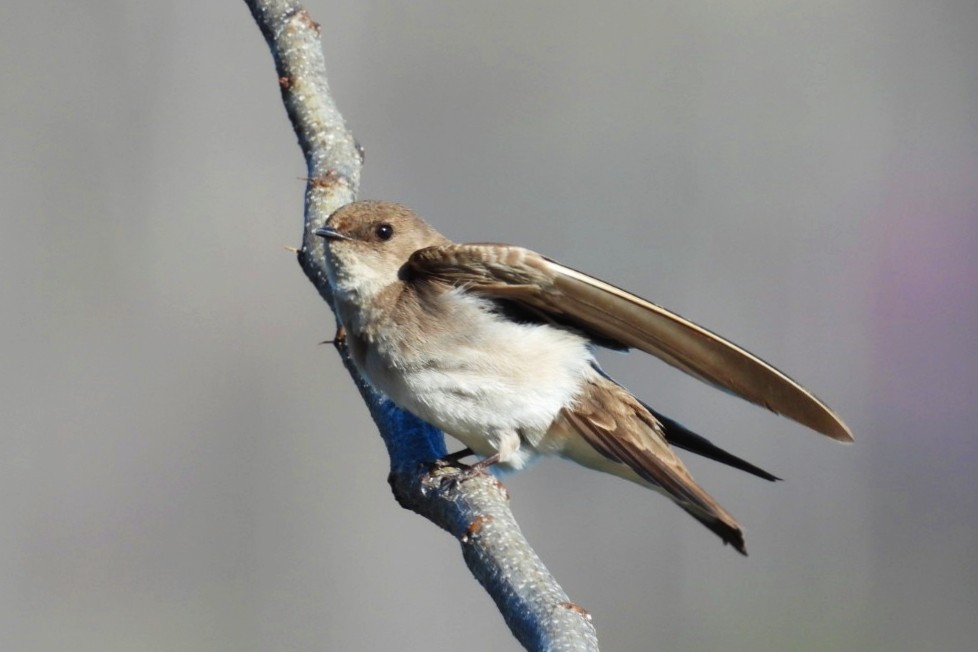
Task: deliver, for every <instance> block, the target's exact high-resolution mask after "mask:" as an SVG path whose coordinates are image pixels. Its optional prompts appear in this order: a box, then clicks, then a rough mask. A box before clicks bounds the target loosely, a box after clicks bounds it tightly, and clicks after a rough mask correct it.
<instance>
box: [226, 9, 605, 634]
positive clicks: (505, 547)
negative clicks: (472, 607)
mask: <svg viewBox="0 0 978 652" xmlns="http://www.w3.org/2000/svg"><path fill="white" fill-rule="evenodd" d="M245 1H246V3H247V5H248V7H249V9H250V10H251V14H252V16H253V17H254V18H255V22H257V23H258V27H259V28H260V29H261V32H262V34H263V35H264V37H265V40H266V41H267V43H268V46H269V48H270V49H271V51H272V56H273V57H274V59H275V69H276V71H277V72H278V80H279V86H280V88H281V90H282V101H283V102H284V103H285V108H286V110H287V112H288V114H289V119H290V120H291V122H292V126H293V128H294V129H295V133H296V136H297V137H298V139H299V145H300V146H301V148H302V152H303V155H304V156H305V159H306V164H307V166H308V169H309V182H308V184H307V186H306V197H305V226H304V231H303V236H302V248H301V249H300V250H299V252H298V259H299V265H300V266H301V267H302V269H303V271H304V272H305V273H306V276H308V277H309V280H310V281H312V283H313V285H314V286H315V287H316V289H317V290H318V291H319V294H320V295H321V296H322V297H323V298H324V299H325V300H326V302H327V303H329V304H330V306H331V307H332V292H331V290H330V287H329V283H328V282H327V279H326V274H325V268H324V254H325V252H324V242H323V241H322V239H321V238H318V237H316V236H315V235H314V234H313V231H314V230H315V229H317V228H319V227H321V226H322V225H323V224H324V223H325V221H326V218H327V217H329V215H330V214H331V213H332V212H333V211H334V210H336V209H337V208H339V207H340V206H343V205H344V204H347V203H349V202H351V201H353V200H354V199H355V198H356V195H357V191H358V188H359V183H360V169H361V166H362V164H363V153H362V150H361V149H360V147H359V146H358V145H357V143H356V141H355V140H354V138H353V136H352V134H351V133H350V132H349V130H348V129H347V128H346V125H345V123H344V121H343V117H342V115H340V112H339V110H338V109H337V108H336V104H335V103H334V102H333V99H332V96H331V94H330V91H329V84H328V82H327V78H326V65H325V62H324V60H323V54H322V48H321V46H320V43H319V31H320V26H319V25H318V24H317V23H315V22H314V21H313V20H312V19H311V18H310V17H309V14H308V13H307V12H306V10H305V9H304V8H303V7H302V5H301V4H300V3H298V2H290V1H288V0H245ZM337 348H338V349H339V351H340V354H341V357H342V359H343V363H344V364H345V366H346V368H347V370H348V371H349V372H350V375H351V376H352V377H353V380H354V382H355V383H356V385H357V388H358V389H359V390H360V394H361V395H362V396H363V399H364V401H365V402H366V404H367V407H368V408H369V410H370V415H371V416H372V417H373V419H374V422H375V423H376V424H377V427H378V428H379V429H380V434H381V437H383V439H384V443H385V444H386V446H387V452H388V454H389V455H390V460H391V470H390V476H389V478H388V480H389V482H390V484H391V488H392V489H393V491H394V496H395V498H396V499H397V501H398V502H399V503H400V504H401V505H402V506H403V507H405V508H406V509H410V510H413V511H415V512H417V513H418V514H421V515H422V516H424V517H425V518H427V519H429V520H430V521H432V522H433V523H435V524H436V525H438V526H439V527H441V528H442V529H444V530H446V531H448V532H449V533H450V534H451V535H452V536H454V537H456V538H457V539H458V540H459V541H460V542H461V545H462V555H463V557H464V558H465V562H466V564H468V566H469V569H470V570H471V571H472V574H473V575H474V576H475V577H476V579H478V580H479V582H480V583H481V584H482V585H483V587H485V589H486V591H488V592H489V594H490V595H491V596H492V598H493V600H494V601H495V602H496V605H497V606H498V608H499V610H500V612H501V613H502V615H503V618H504V619H505V620H506V623H507V624H508V625H509V627H510V629H511V630H512V632H513V634H514V635H515V636H516V638H517V639H519V641H520V642H521V643H522V644H523V646H524V647H525V648H526V649H528V650H567V651H573V650H582V651H584V650H595V651H596V650H597V649H598V642H597V637H596V635H595V631H594V627H593V626H592V625H591V622H590V617H589V616H588V615H587V613H586V612H584V610H583V609H581V608H580V607H577V606H575V605H574V604H573V603H571V602H570V599H569V598H568V597H567V594H566V593H564V591H563V589H561V588H560V585H558V584H557V582H556V580H554V578H553V577H552V576H551V575H550V573H549V572H548V571H547V569H546V567H544V565H543V562H541V561H540V558H539V557H537V555H536V553H534V552H533V549H532V548H530V545H529V544H528V543H527V541H526V539H525V538H524V537H523V534H522V532H521V531H520V528H519V526H518V525H517V523H516V520H515V519H514V517H513V514H512V512H511V511H510V509H509V504H508V495H507V493H506V490H505V488H503V486H502V485H501V484H500V483H499V482H498V481H497V480H495V479H494V478H492V477H490V476H487V475H484V474H480V475H477V476H475V477H471V478H469V477H464V478H463V477H462V476H460V471H459V469H457V468H454V467H450V466H444V467H442V466H438V467H436V466H435V465H434V462H435V460H437V459H439V458H441V457H443V456H444V455H445V452H446V451H445V439H444V436H443V435H442V433H441V432H439V431H438V430H436V429H435V428H433V427H432V426H430V425H428V424H426V423H424V422H423V421H420V420H419V419H417V418H416V417H414V416H412V415H411V414H409V413H407V412H405V411H403V410H401V409H399V408H398V407H397V406H395V405H394V404H393V403H391V402H390V401H389V400H387V399H386V398H384V397H383V396H381V395H379V394H378V393H377V392H375V391H374V390H373V389H372V388H371V387H370V386H369V385H367V384H366V383H365V382H364V380H363V379H362V378H361V377H360V376H359V374H358V373H357V371H356V369H355V367H354V366H353V363H352V361H351V359H350V356H349V354H348V351H347V350H346V347H345V345H344V343H343V342H342V341H340V342H339V344H338V346H337ZM432 469H434V470H432Z"/></svg>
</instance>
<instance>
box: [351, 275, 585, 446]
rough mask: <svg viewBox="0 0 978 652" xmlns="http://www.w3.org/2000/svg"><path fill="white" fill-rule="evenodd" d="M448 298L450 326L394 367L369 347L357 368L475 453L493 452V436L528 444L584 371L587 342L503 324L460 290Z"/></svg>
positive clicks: (569, 335) (547, 328) (554, 332)
mask: <svg viewBox="0 0 978 652" xmlns="http://www.w3.org/2000/svg"><path fill="white" fill-rule="evenodd" d="M449 299H450V300H453V301H457V302H459V303H456V304H453V306H459V309H456V310H454V311H453V312H454V313H455V314H454V315H453V321H455V322H456V323H455V324H454V326H455V328H454V329H451V330H449V331H447V332H440V334H436V333H432V334H430V336H429V337H428V338H427V339H426V340H425V342H424V344H423V345H422V346H420V347H418V349H417V350H416V351H415V352H414V355H413V356H412V357H411V359H410V361H409V362H408V363H407V364H405V365H403V366H402V367H401V368H394V367H395V365H393V364H392V360H391V359H390V356H389V355H385V353H384V348H385V347H384V346H383V345H379V346H376V345H375V346H373V347H371V349H372V350H371V351H370V352H368V354H367V360H366V367H367V369H365V370H364V371H365V372H366V374H367V376H368V378H369V379H370V381H371V382H372V383H373V384H374V385H375V386H376V387H377V388H378V389H380V390H381V391H382V392H384V393H385V394H387V395H388V396H389V397H390V398H391V399H392V400H393V401H394V402H395V403H397V404H398V405H400V406H401V407H403V408H405V409H407V410H409V411H410V412H413V413H414V414H416V415H417V416H419V417H421V418H422V419H424V420H425V421H428V422H429V423H432V424H434V425H435V426H437V427H439V428H440V429H442V430H444V431H445V432H446V433H448V434H450V435H452V436H454V437H456V438H457V439H459V440H461V441H462V442H463V443H465V444H466V445H467V446H469V447H471V448H472V449H473V450H475V451H476V452H479V453H480V454H489V453H491V452H494V451H493V450H492V448H493V446H492V444H491V442H490V439H491V438H492V437H493V436H494V434H497V435H498V434H499V433H516V434H519V436H520V437H521V438H523V439H524V440H525V441H526V442H527V443H528V444H530V446H531V447H532V445H533V444H535V443H537V442H539V441H540V440H541V439H542V438H543V436H544V435H545V434H546V432H547V430H548V429H549V427H550V424H551V423H552V422H553V420H554V418H555V417H556V416H557V413H558V412H559V411H560V409H561V408H562V407H563V406H564V405H566V404H568V403H569V402H571V401H572V399H573V398H574V397H575V395H576V394H577V392H578V389H579V387H580V385H581V379H582V378H583V376H584V375H585V374H587V373H588V372H589V370H590V365H591V363H592V356H591V353H590V350H589V349H588V345H587V340H585V339H584V338H583V337H581V336H579V335H576V334H574V333H570V332H567V331H563V330H560V329H557V328H553V327H551V326H547V325H534V324H520V323H516V322H513V321H510V320H508V319H506V318H504V317H501V316H499V315H496V314H493V313H490V312H487V311H486V310H485V304H484V303H482V300H481V299H478V298H476V297H472V296H471V295H466V294H463V293H461V292H459V293H453V296H451V297H449Z"/></svg>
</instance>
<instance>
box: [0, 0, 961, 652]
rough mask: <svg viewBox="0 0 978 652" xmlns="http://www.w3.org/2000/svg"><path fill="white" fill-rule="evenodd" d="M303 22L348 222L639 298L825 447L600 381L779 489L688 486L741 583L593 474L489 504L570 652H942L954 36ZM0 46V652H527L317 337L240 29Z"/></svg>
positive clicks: (187, 10) (748, 24) (231, 16)
mask: <svg viewBox="0 0 978 652" xmlns="http://www.w3.org/2000/svg"><path fill="white" fill-rule="evenodd" d="M308 7H309V10H310V12H311V13H312V15H313V17H314V18H315V19H316V20H318V21H319V22H320V23H321V24H322V29H323V41H324V48H325V51H326V58H327V63H328V66H329V71H330V74H331V76H330V81H331V83H332V87H333V91H334V93H335V96H336V99H337V102H338V103H339V106H340V108H341V109H342V111H343V112H344V114H345V116H346V118H347V120H348V122H349V124H350V126H351V127H352V129H353V130H354V132H355V133H356V136H357V137H358V139H359V140H360V142H361V143H362V144H363V145H364V146H365V148H366V152H367V159H366V160H367V163H366V167H365V169H364V176H363V180H364V183H363V192H362V196H363V197H371V198H385V199H392V200H398V201H402V202H405V203H407V204H409V205H411V206H413V207H414V208H416V209H417V210H418V211H419V212H420V213H422V214H423V215H425V216H426V217H427V218H428V219H429V220H430V221H432V222H433V223H434V224H435V225H437V226H438V228H439V229H440V230H442V231H443V232H444V233H445V234H446V235H448V236H449V237H451V238H453V239H455V240H462V241H465V240H470V241H471V240H483V241H484V240H495V241H503V242H518V243H521V244H524V245H526V246H529V247H532V248H534V249H537V250H540V251H542V252H545V253H547V254H549V255H551V256H552V257H555V258H557V259H558V260H560V261H562V262H565V263H567V264H569V265H572V266H575V267H578V268H580V269H583V270H587V271H589V272H591V273H593V274H595V275H597V276H599V277H600V278H603V279H606V280H608V281H611V282H613V283H616V284H618V285H621V286H623V287H625V288H628V289H631V290H633V291H635V292H637V293H638V294H640V295H642V296H645V297H648V298H650V299H652V300H654V301H656V302H659V303H661V304H663V305H665V306H668V307H670V308H672V309H674V310H676V311H678V312H680V313H681V314H683V315H685V316H687V317H689V318H691V319H694V320H696V321H698V322H699V323H701V324H703V325H705V326H707V327H709V328H711V329H714V330H716V331H718V332H719V333H722V334H724V335H725V336H727V337H729V338H731V339H732V340H734V341H735V342H738V343H740V344H742V345H743V346H745V347H747V348H748V349H750V350H752V351H754V352H756V353H758V354H759V355H761V356H763V357H764V358H766V359H768V360H771V361H772V362H774V363H775V364H777V365H778V366H779V367H781V368H782V369H784V370H785V371H787V372H788V373H789V374H791V375H792V376H794V377H796V378H797V379H799V380H800V381H802V382H803V383H804V384H805V385H806V386H808V387H810V388H811V389H813V390H814V391H815V392H816V393H817V394H818V395H819V396H821V397H822V398H824V399H825V400H826V401H827V402H828V403H829V404H830V405H831V406H833V407H834V408H835V409H837V410H838V412H839V413H840V414H842V415H843V417H844V418H845V419H846V420H847V421H848V423H849V424H850V426H851V427H852V430H853V431H854V433H855V435H856V439H857V443H856V445H854V446H849V447H845V446H841V445H837V444H834V443H832V442H830V441H828V440H825V439H822V438H820V437H818V436H816V435H814V434H812V433H810V432H808V431H806V430H805V429H804V428H802V427H800V426H797V425H795V424H793V423H791V422H789V421H787V420H784V419H780V418H777V417H775V416H773V415H770V414H768V413H766V412H765V411H763V410H759V409H757V408H755V407H752V406H750V405H748V404H746V403H742V402H740V401H737V400H735V399H733V398H730V397H728V396H726V395H724V394H722V393H719V392H717V391H715V390H712V389H710V388H708V387H706V386H704V385H701V384H699V383H697V382H696V381H693V380H690V379H688V378H686V377H684V376H682V375H681V374H680V373H678V372H676V371H674V370H673V369H671V368H669V367H667V366H666V365H663V364H662V363H660V362H658V361H656V360H654V359H651V358H648V357H646V356H643V355H631V356H621V355H616V354H609V355H605V356H604V357H603V358H602V359H603V362H604V364H605V365H606V367H607V368H608V369H609V371H611V373H613V374H614V375H615V376H616V377H617V378H618V379H619V380H621V381H622V382H623V383H624V384H625V385H627V386H628V387H630V388H632V389H633V390H634V391H635V392H636V393H637V394H638V395H639V396H641V397H644V398H646V399H647V400H649V401H650V402H652V403H653V404H654V405H655V406H657V407H658V408H659V409H661V410H662V411H663V412H665V413H666V414H668V415H670V416H672V417H674V418H676V419H678V420H679V421H681V422H683V423H685V424H686V425H688V426H689V427H691V428H692V429H694V430H696V431H698V432H701V433H702V434H704V435H706V436H708V437H710V438H713V439H714V440H715V441H717V442H719V443H721V444H722V445H724V446H725V447H728V448H729V449H730V450H732V451H733V452H735V453H737V454H740V455H742V456H744V457H746V458H747V459H749V460H751V461H753V462H755V463H757V464H759V465H760V466H762V467H764V468H766V469H769V470H770V471H772V472H774V473H775V474H777V475H779V476H781V477H783V478H785V481H784V482H781V483H777V484H769V483H765V482H763V481H761V480H758V479H756V478H753V477H750V476H747V475H745V474H742V473H738V472H736V471H733V470H730V469H727V468H725V467H722V466H719V465H716V464H713V463H710V462H704V461H702V460H698V459H695V458H692V459H690V458H689V456H686V458H687V459H688V460H689V464H690V467H691V469H692V471H693V473H694V475H695V476H696V478H697V480H698V481H699V482H700V483H701V484H702V485H703V486H704V487H705V488H706V489H707V490H709V491H710V492H711V493H712V494H713V495H715V496H716V497H717V498H718V499H719V500H720V502H721V503H722V504H723V505H724V506H725V507H726V508H727V509H729V510H730V511H731V512H732V513H733V514H734V515H735V516H736V517H737V518H738V519H739V520H740V521H741V523H743V525H744V527H745V529H746V533H747V543H748V548H749V550H750V553H751V556H750V557H749V558H746V559H744V558H741V557H740V556H739V555H737V554H736V553H735V552H733V551H732V550H731V549H730V548H724V547H723V546H721V545H720V542H719V541H718V540H717V538H716V537H715V536H713V535H712V534H711V533H710V532H708V531H707V530H705V529H704V528H702V527H701V526H700V525H699V524H697V523H696V522H695V521H693V519H691V518H689V517H688V516H686V515H685V514H684V513H683V512H682V511H681V510H679V509H677V508H676V507H675V506H673V505H671V504H670V503H669V502H668V501H666V500H664V499H662V498H660V497H658V496H656V495H653V494H651V493H649V492H647V491H643V490H642V489H640V488H638V487H634V486H631V485H628V484H627V483H624V482H622V481H620V480H616V479H614V478H611V477H603V476H600V475H598V474H595V473H593V472H588V471H585V470H583V469H579V468H577V467H574V466H572V465H570V464H567V463H562V462H559V461H547V462H543V463H541V464H539V465H538V466H536V467H534V468H533V469H531V470H529V471H528V472H525V473H523V474H521V475H518V476H516V477H510V478H507V479H506V484H507V486H508V487H509V489H510V491H511V493H512V505H513V509H514V511H515V513H516V515H517V517H518V519H519V520H520V522H521V524H522V526H523V528H524V529H525V532H526V534H527V536H528V537H529V539H530V541H531V542H532V543H533V544H534V545H535V547H536V549H537V551H538V552H539V554H540V555H541V557H542V558H543V559H544V560H545V561H546V562H547V564H548V565H549V567H550V569H551V570H552V571H553V572H554V573H555V575H556V576H557V577H558V578H559V579H560V580H561V582H562V583H563V586H564V588H565V589H566V590H567V591H568V593H569V594H570V596H571V597H572V599H574V600H575V601H576V602H577V603H579V604H580V605H582V606H583V607H585V608H586V609H588V610H589V611H590V612H591V613H592V614H593V616H594V622H595V624H596V626H597V630H598V634H599V637H600V639H601V642H602V648H603V649H607V650H645V649H649V650H653V649H654V650H689V651H695V650H711V649H725V650H888V651H889V650H919V649H934V650H964V649H971V647H972V646H973V645H974V641H975V640H976V639H978V619H976V617H975V614H976V613H978V564H976V563H975V562H976V553H978V449H976V446H975V433H976V429H978V409H976V407H975V387H976V385H978V366H976V362H978V336H976V331H978V293H976V290H975V285H976V281H978V254H976V251H978V66H976V65H975V64H976V62H978V5H976V4H975V3H974V2H972V1H970V0H960V1H953V0H935V2H930V3H917V2H901V1H889V2H883V1H881V0H855V1H847V2H832V1H830V2H824V1H823V2H814V1H803V2H796V3H789V4H784V3H771V2H758V1H756V0H741V1H739V2H692V3H690V2H679V1H676V0H667V1H654V2H648V3H583V2H578V3H567V2H553V1H550V2H537V3H532V4H530V5H528V4H527V3H522V2H498V3H484V2H454V3H449V2H414V3H410V4H408V3H400V4H397V3H382V2H324V1H312V2H310V3H309V5H308ZM0 33H2V38H0V87H2V89H3V92H2V96H0V120H2V131H0V133H2V143H3V145H2V147H0V220H2V224H0V227H2V231H0V305H2V310H0V335H2V339H0V383H2V385H0V432H2V435H0V437H2V439H0V442H2V449H3V454H2V455H0V520H2V523H3V525H2V527H0V577H2V578H3V579H2V582H0V647H2V649H4V650H37V651H54V650H65V649H70V650H74V651H77V652H81V651H87V650H93V651H94V650H99V651H105V650H141V651H144V650H145V651H155V650H181V651H185V650H201V651H204V650H207V651H213V650H236V651H240V650H255V651H258V650H383V649H401V650H422V649H424V650H458V649H465V650H517V649H519V646H518V644H517V643H516V641H515V639H513V638H512V636H511V635H510V633H509V631H508V630H507V628H506V627H505V625H504V623H503V621H502V618H501V617H500V616H499V615H498V613H497V611H496V609H495V607H494V606H493V604H492V603H491V601H490V600H489V598H488V597H487V596H486V595H485V594H484V592H483V591H482V589H481V588H480V587H479V586H478V585H477V584H476V582H475V581H473V579H472V578H471V577H470V576H469V574H468V571H467V570H466V568H465V566H464V564H463V562H462V560H461V555H460V554H459V545H458V543H457V542H455V541H454V540H453V539H452V538H451V537H449V536H448V535H446V534H445V533H443V532H441V531H440V530H437V529H435V528H434V527H433V526H432V525H430V524H429V523H428V522H427V521H424V520H423V519H421V518H419V517H417V516H415V515H413V514H411V513H408V512H406V511H404V510H402V509H400V508H399V507H398V506H397V505H396V503H395V502H394V500H393V499H392V496H391V493H390V490H389V489H388V486H387V483H386V474H387V459H386V453H385V450H384V448H383V445H382V443H381V440H380V438H379V437H378V436H377V434H376V431H375V429H374V426H373V424H372V422H371V421H370V420H369V418H368V416H367V411H366V409H365V407H364V406H363V404H362V403H361V401H360V398H359V396H358V394H357V393H356V391H355V389H354V387H353V385H352V383H351V382H350V380H349V379H348V377H347V375H346V372H345V371H344V370H343V368H342V366H341V364H340V362H339V360H338V358H337V356H336V354H335V352H334V351H333V349H332V348H331V347H328V346H319V345H317V343H318V342H320V341H321V340H324V339H327V338H329V337H331V336H332V334H333V318H332V315H331V314H330V312H329V310H328V308H327V307H326V306H325V304H323V302H322V301H321V300H320V299H319V298H318V296H317V295H316V293H315V292H314V290H313V288H312V286H311V285H310V284H309V283H308V281H307V280H306V279H305V277H304V276H303V275H302V273H301V271H300V270H299V267H298V265H297V264H296V262H295V259H294V256H293V255H292V254H289V253H287V252H286V251H285V250H284V249H283V246H284V245H295V244H297V243H298V241H299V237H300V233H301V220H302V193H303V185H304V184H303V181H302V180H301V177H302V176H303V175H304V173H305V170H304V166H303V163H302V160H301V157H300V153H299V150H298V148H297V147H296V142H295V137H294V136H293V133H292V130H291V128H290V126H289V124H288V121H287V119H286V116H285V112H284V110H283V108H282V105H281V101H280V97H279V91H278V86H277V84H276V78H275V72H274V68H273V65H272V61H271V58H270V56H269V54H268V51H267V49H266V47H265V43H264V41H263V40H262V38H261V36H260V34H259V32H258V30H257V28H256V27H255V25H254V24H253V22H252V19H251V16H250V14H249V13H248V11H247V9H246V7H245V5H244V3H243V2H240V1H234V0H229V1H227V2H206V3H201V2H193V1H190V0H178V1H175V2H166V3H160V2H149V1H146V0H143V1H135V2H132V1H130V2H121V1H115V0H110V1H103V2H99V3H93V2H89V3H62V2H53V1H51V0H41V1H39V2H35V3H4V4H3V6H2V8H0ZM452 446H453V447H454V443H453V444H452Z"/></svg>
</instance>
